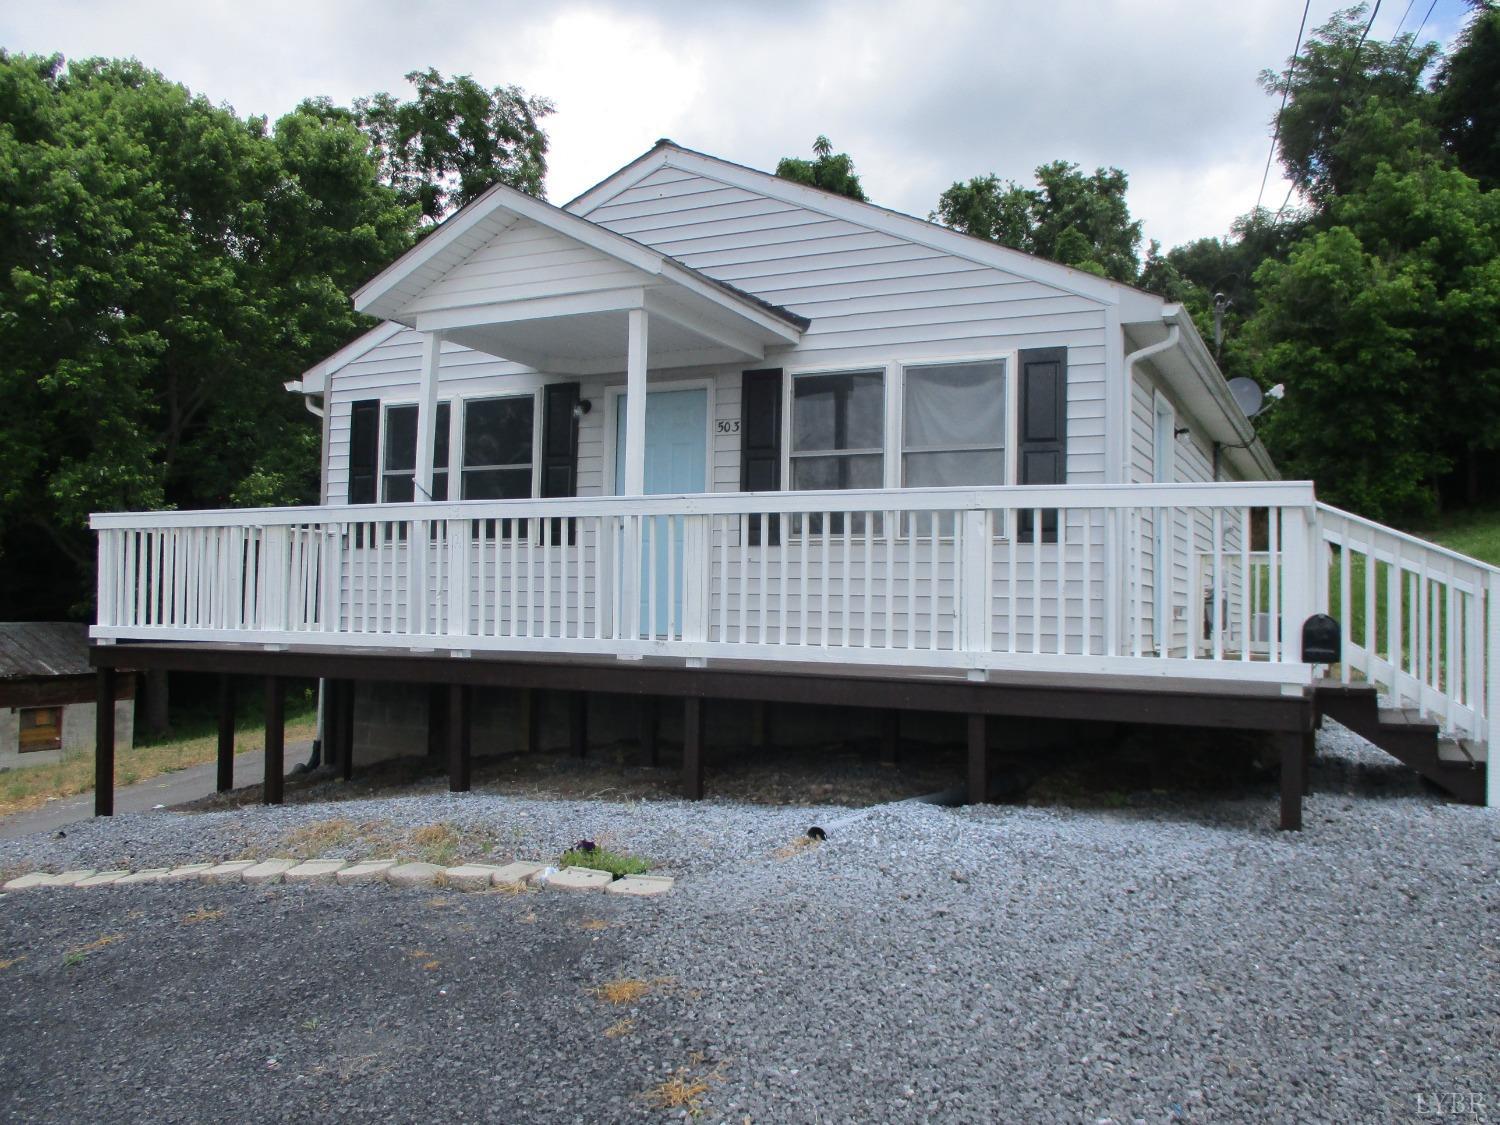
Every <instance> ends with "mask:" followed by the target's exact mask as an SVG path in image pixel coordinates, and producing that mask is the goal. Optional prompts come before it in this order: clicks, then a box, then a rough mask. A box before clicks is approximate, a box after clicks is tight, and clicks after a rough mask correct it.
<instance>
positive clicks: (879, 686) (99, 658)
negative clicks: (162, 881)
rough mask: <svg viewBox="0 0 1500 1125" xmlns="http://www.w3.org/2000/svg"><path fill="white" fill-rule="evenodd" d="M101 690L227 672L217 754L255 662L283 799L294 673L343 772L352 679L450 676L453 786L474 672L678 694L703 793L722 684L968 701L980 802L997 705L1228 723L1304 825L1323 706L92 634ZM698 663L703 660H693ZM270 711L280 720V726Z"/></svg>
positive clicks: (1267, 686)
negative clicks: (112, 640) (1257, 750)
mask: <svg viewBox="0 0 1500 1125" xmlns="http://www.w3.org/2000/svg"><path fill="white" fill-rule="evenodd" d="M90 655H91V661H92V663H93V664H94V666H95V667H96V668H97V669H98V670H99V679H100V684H99V688H100V692H101V696H102V695H104V694H106V693H112V692H113V691H114V690H115V681H116V676H117V674H118V673H119V672H121V671H124V670H131V671H148V670H156V669H166V670H173V671H194V672H208V673H216V674H218V675H220V676H221V677H223V680H222V683H223V684H224V685H225V690H224V692H223V693H222V695H221V711H223V712H224V716H223V717H222V718H221V724H220V758H221V764H222V762H223V761H224V760H227V758H228V757H229V756H230V755H232V753H233V727H232V722H229V721H228V719H229V717H230V714H231V712H232V701H233V686H234V684H235V682H236V681H237V680H240V679H242V678H247V677H253V678H256V679H257V680H261V681H263V682H264V684H265V690H266V698H267V716H268V721H267V740H266V741H267V748H266V776H267V786H266V796H265V799H266V800H267V801H268V802H270V803H277V802H279V801H280V800H281V770H282V760H281V759H282V747H281V743H280V738H279V722H278V721H277V718H276V717H277V716H279V715H280V713H281V701H282V697H283V684H284V681H285V679H286V678H288V677H318V678H322V679H324V680H326V681H327V682H328V684H329V689H330V695H329V698H330V702H329V703H328V704H327V705H325V738H324V743H325V745H326V746H327V747H328V748H329V754H330V757H331V758H332V759H333V760H335V761H337V762H339V763H340V766H341V768H342V769H343V772H344V775H345V776H346V777H347V776H348V775H349V773H350V771H351V769H352V761H353V743H352V730H353V723H352V704H353V691H352V685H353V684H354V683H355V682H398V683H421V684H429V685H437V686H446V687H447V689H448V692H447V695H448V713H447V716H446V722H445V723H444V724H443V725H444V728H445V730H446V732H447V744H448V765H449V782H450V788H452V789H454V790H455V791H464V790H467V789H468V787H469V780H468V779H469V762H470V752H469V745H468V725H469V724H468V713H469V697H470V693H471V692H472V690H473V689H475V688H483V689H498V690H506V689H510V690H528V689H530V690H534V689H541V690H551V691H563V692H569V693H573V694H574V695H575V696H578V695H582V694H602V695H617V696H639V697H655V698H661V699H680V700H681V701H682V706H683V708H684V719H685V722H684V731H685V746H684V755H683V792H684V794H685V795H686V796H688V797H692V798H698V797H701V796H702V795H703V791H704V776H703V712H704V708H705V706H706V705H708V706H711V705H712V701H714V700H742V701H754V702H763V703H803V704H822V705H827V706H839V707H861V708H870V709H873V710H880V711H884V712H900V711H938V712H948V713H953V714H962V715H966V716H968V719H969V723H968V776H967V792H968V799H969V800H970V801H971V802H981V801H983V800H984V799H985V798H986V796H987V794H988V793H989V780H990V779H989V753H988V749H987V748H988V741H987V735H988V733H989V730H988V726H989V724H988V720H989V719H990V718H993V717H1000V716H1005V717H1012V718H1025V719H1042V720H1046V719H1054V720H1067V719H1079V718H1087V719H1089V720H1090V721H1096V722H1112V723H1121V724H1140V725H1171V726H1186V727H1200V728H1232V729H1236V730H1251V731H1263V732H1266V733H1267V734H1268V735H1269V736H1271V737H1272V738H1274V739H1275V740H1276V743H1277V748H1278V752H1279V754H1280V757H1281V762H1282V797H1281V827H1283V828H1289V829H1294V828H1300V827H1301V798H1302V795H1303V788H1304V769H1305V762H1304V753H1305V745H1306V741H1307V739H1308V738H1309V737H1310V736H1311V734H1312V731H1313V727H1314V722H1315V712H1314V702H1313V697H1312V693H1311V690H1310V689H1305V688H1300V687H1294V686H1290V685H1281V684H1272V683H1264V682H1259V681H1253V680H1237V679H1230V678H1224V679H1208V678H1204V677H1202V676H1201V675H1200V676H1195V677H1192V678H1181V677H1169V676H1122V675H1108V674H1101V673H1090V672H1057V671H1046V672H1032V671H1019V670H1005V671H990V672H988V673H986V674H985V675H984V676H983V678H971V675H969V674H965V673H964V672H961V671H952V670H944V669H932V668H920V667H919V668H911V669H896V668H890V667H883V668H882V667H871V666H870V665H863V664H835V663H826V662H825V663H818V664H813V665H808V664H791V663H780V662H773V661H764V660H712V661H708V662H696V661H690V660H683V659H680V658H671V659H668V658H658V657H643V658H640V659H622V658H618V657H596V656H580V655H560V654H537V653H531V654H508V653H475V654H473V655H471V656H467V657H456V656H453V655H451V654H450V653H448V652H433V653H413V652H409V651H406V652H403V651H397V650H391V649H379V648H370V649H357V648H350V647H348V646H344V645H339V646H319V645H296V646H290V647H287V648H284V649H283V648H277V649H268V648H266V647H265V646H263V645H248V644H238V645H236V644H223V643H205V642H181V643H171V642H141V643H133V644H110V645H96V646H94V647H93V648H92V649H91V653H90ZM696 664H701V665H702V666H695V665H696ZM272 726H276V727H277V730H275V731H273V730H272V729H271V727H272ZM98 763H99V765H98V769H99V775H98V788H97V790H96V794H97V810H98V811H99V812H100V813H101V815H107V814H108V813H109V812H110V811H111V809H112V787H113V777H114V766H113V744H112V738H110V737H106V736H105V733H104V731H103V729H102V727H101V729H100V732H99V756H98Z"/></svg>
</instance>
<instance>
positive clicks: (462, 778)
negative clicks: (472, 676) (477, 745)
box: [448, 684, 470, 793]
mask: <svg viewBox="0 0 1500 1125" xmlns="http://www.w3.org/2000/svg"><path fill="white" fill-rule="evenodd" d="M469 717H470V707H469V689H468V688H467V687H465V686H464V685H463V684H449V685H448V792H450V793H467V792H468V791H469V765H470V759H469Z"/></svg>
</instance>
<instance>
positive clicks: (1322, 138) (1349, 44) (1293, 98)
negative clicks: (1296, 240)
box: [1260, 4, 1439, 207]
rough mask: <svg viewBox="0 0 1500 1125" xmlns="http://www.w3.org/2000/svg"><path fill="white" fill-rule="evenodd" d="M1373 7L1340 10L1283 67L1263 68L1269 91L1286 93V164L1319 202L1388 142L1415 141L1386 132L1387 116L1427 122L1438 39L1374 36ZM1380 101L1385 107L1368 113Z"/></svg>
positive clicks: (1356, 178)
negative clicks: (1429, 76) (1370, 25)
mask: <svg viewBox="0 0 1500 1125" xmlns="http://www.w3.org/2000/svg"><path fill="white" fill-rule="evenodd" d="M1367 13H1368V7H1367V6H1366V5H1363V4H1361V5H1359V6H1357V7H1353V8H1346V9H1343V10H1341V11H1337V12H1335V13H1334V14H1333V15H1332V16H1331V17H1330V18H1329V20H1328V22H1327V23H1325V24H1323V26H1322V27H1319V28H1318V29H1317V30H1316V31H1314V32H1313V33H1312V34H1311V35H1310V36H1308V38H1307V41H1306V42H1305V43H1304V44H1303V47H1302V51H1301V53H1300V54H1299V55H1298V56H1297V57H1296V58H1295V59H1293V60H1291V62H1289V64H1288V65H1287V67H1286V68H1285V69H1284V70H1281V71H1272V70H1265V71H1262V72H1261V76H1260V81H1261V85H1262V87H1264V89H1265V90H1266V92H1267V93H1268V94H1271V95H1274V96H1275V97H1276V98H1277V99H1278V100H1279V99H1280V98H1281V97H1282V96H1283V95H1286V97H1287V102H1286V106H1285V108H1284V109H1283V110H1282V112H1281V117H1280V129H1279V131H1278V142H1277V145H1278V154H1279V156H1280V158H1281V164H1282V167H1283V168H1284V169H1285V170H1286V174H1287V177H1288V178H1289V179H1291V180H1292V181H1293V182H1294V183H1295V184H1297V185H1299V186H1300V187H1301V189H1302V191H1303V193H1304V195H1305V196H1306V197H1307V198H1308V199H1309V200H1310V201H1311V202H1312V203H1313V204H1314V205H1315V206H1319V207H1321V206H1324V205H1326V204H1327V202H1328V201H1329V200H1330V199H1332V198H1333V197H1334V196H1336V195H1339V194H1341V193H1344V192H1348V191H1350V190H1353V189H1354V188H1355V186H1356V185H1357V183H1358V182H1360V181H1361V180H1362V179H1363V178H1367V177H1368V174H1369V172H1370V171H1372V170H1373V165H1372V162H1371V159H1372V157H1373V156H1375V155H1376V154H1377V153H1378V152H1379V151H1381V150H1382V149H1385V150H1387V151H1389V150H1391V149H1392V148H1394V150H1396V151H1400V150H1401V149H1405V148H1407V147H1409V146H1410V143H1411V141H1412V138H1411V137H1410V136H1405V137H1402V136H1391V135H1388V134H1386V133H1383V132H1382V131H1381V129H1380V128H1379V127H1378V124H1379V123H1380V122H1381V121H1384V122H1385V123H1386V124H1389V123H1391V122H1395V123H1397V125H1398V128H1399V129H1400V130H1403V131H1404V130H1406V129H1413V128H1414V129H1417V130H1418V131H1420V130H1422V129H1423V127H1424V126H1425V125H1426V122H1425V117H1426V113H1427V101H1428V99H1427V97H1426V87H1425V85H1424V83H1423V76H1424V75H1425V74H1426V73H1427V71H1428V69H1429V68H1430V67H1431V66H1432V63H1433V61H1434V59H1436V58H1437V56H1438V53H1439V51H1438V47H1437V44H1435V43H1427V44H1422V45H1419V44H1417V43H1416V42H1415V40H1414V36H1413V35H1411V34H1406V35H1400V36H1397V37H1396V38H1395V39H1392V40H1390V41H1388V42H1387V41H1383V40H1379V39H1375V38H1372V37H1370V36H1368V35H1367V34H1366V27H1367ZM1377 104H1378V105H1381V106H1384V107H1385V108H1386V112H1385V113H1383V114H1379V115H1370V114H1367V113H1365V112H1364V111H1365V109H1366V108H1367V107H1369V106H1372V105H1377ZM1434 147H1435V146H1434ZM1361 173H1363V175H1361Z"/></svg>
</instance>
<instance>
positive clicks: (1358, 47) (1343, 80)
mask: <svg viewBox="0 0 1500 1125" xmlns="http://www.w3.org/2000/svg"><path fill="white" fill-rule="evenodd" d="M1380 3H1381V0H1375V7H1374V8H1372V9H1371V10H1370V19H1369V21H1368V22H1367V23H1366V24H1365V29H1364V30H1363V31H1361V32H1360V33H1359V42H1358V43H1356V44H1355V45H1354V56H1353V59H1352V60H1351V61H1352V62H1353V63H1355V64H1357V63H1358V62H1359V53H1360V52H1361V51H1362V50H1364V47H1365V40H1366V39H1367V38H1369V35H1370V28H1372V27H1374V26H1375V17H1376V16H1378V15H1379V14H1380ZM1433 3H1434V4H1436V3H1437V0H1433ZM1348 81H1349V66H1348V64H1345V67H1344V74H1343V75H1342V76H1341V77H1340V78H1339V84H1338V86H1335V87H1334V89H1333V98H1332V100H1330V101H1329V103H1328V109H1327V111H1326V112H1325V113H1324V114H1323V119H1322V120H1321V121H1319V122H1318V131H1317V132H1316V133H1314V134H1313V144H1315V145H1316V144H1317V142H1318V141H1320V140H1322V139H1323V130H1324V129H1326V128H1328V121H1329V119H1330V118H1331V117H1332V116H1333V111H1334V110H1335V109H1337V108H1338V104H1339V99H1338V93H1339V88H1340V87H1342V86H1345V85H1347V84H1348ZM1299 182H1300V181H1299V180H1293V181H1292V186H1291V187H1289V188H1287V189H1286V198H1285V199H1283V200H1282V201H1281V206H1280V207H1278V208H1277V209H1276V219H1277V220H1279V219H1280V218H1281V216H1282V214H1283V213H1284V212H1285V211H1286V205H1287V204H1288V203H1290V202H1291V201H1292V192H1294V191H1296V190H1297V188H1298V186H1299ZM1274 221H1275V220H1273V222H1274Z"/></svg>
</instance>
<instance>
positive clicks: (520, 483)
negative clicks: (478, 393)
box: [462, 395, 536, 500]
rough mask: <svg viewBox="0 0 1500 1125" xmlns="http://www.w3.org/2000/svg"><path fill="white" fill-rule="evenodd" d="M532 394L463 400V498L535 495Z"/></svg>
mask: <svg viewBox="0 0 1500 1125" xmlns="http://www.w3.org/2000/svg"><path fill="white" fill-rule="evenodd" d="M535 416H536V399H535V397H534V396H532V395H520V396H513V397H510V398H485V399H470V400H469V401H468V402H467V403H465V404H464V463H463V493H462V494H463V499H465V500H522V499H527V498H529V497H530V496H531V480H532V471H531V460H532V423H533V420H534V418H535Z"/></svg>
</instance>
